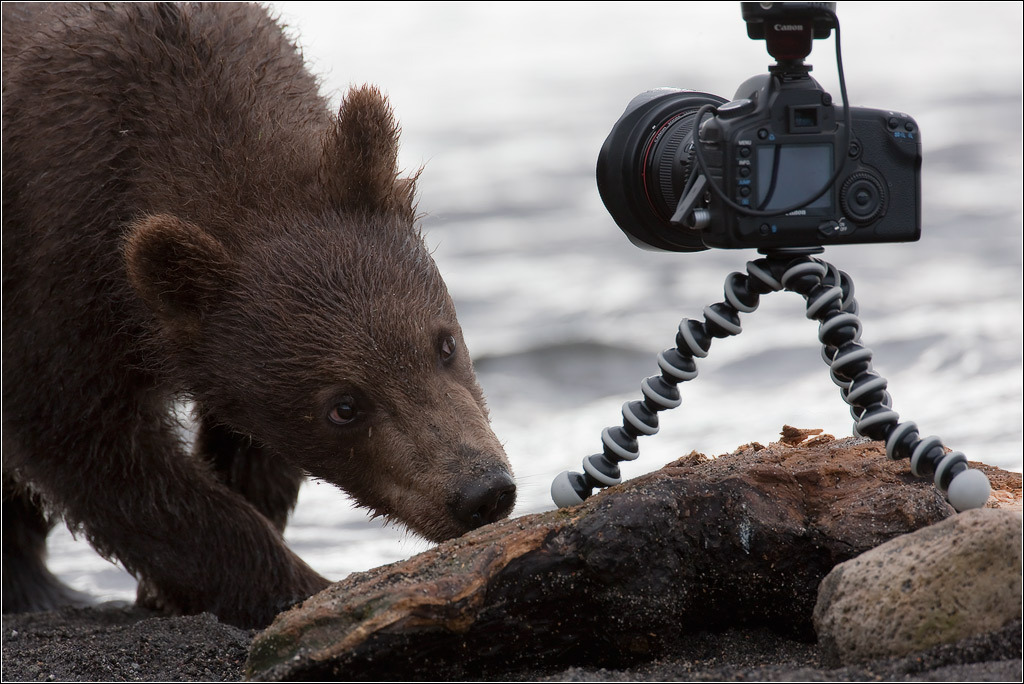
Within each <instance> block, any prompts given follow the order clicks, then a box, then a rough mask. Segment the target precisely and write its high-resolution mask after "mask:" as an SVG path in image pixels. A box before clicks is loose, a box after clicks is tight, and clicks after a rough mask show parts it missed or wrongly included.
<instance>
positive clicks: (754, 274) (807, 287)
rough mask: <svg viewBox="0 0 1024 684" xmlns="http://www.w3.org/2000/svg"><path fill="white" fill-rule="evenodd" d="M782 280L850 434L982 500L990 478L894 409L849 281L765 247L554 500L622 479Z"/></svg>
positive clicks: (965, 503) (690, 324)
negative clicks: (690, 384) (714, 351)
mask: <svg viewBox="0 0 1024 684" xmlns="http://www.w3.org/2000/svg"><path fill="white" fill-rule="evenodd" d="M782 289H786V290H788V291H791V292H796V293H798V294H800V295H801V296H802V297H803V298H804V299H805V300H806V301H807V308H806V315H807V318H810V319H812V320H816V321H818V323H819V326H818V339H819V340H820V341H821V344H822V358H823V359H824V360H825V362H826V363H828V364H829V366H830V374H831V376H832V381H833V382H834V383H835V384H836V385H838V386H839V388H840V394H841V396H842V398H843V400H844V401H845V402H846V403H848V404H849V405H850V412H851V414H852V416H853V418H854V421H855V424H854V433H855V434H857V435H860V436H864V437H869V438H871V439H875V440H879V441H883V442H885V445H886V454H887V456H888V457H889V458H890V459H901V458H909V459H910V470H911V472H912V473H913V474H914V475H915V476H917V477H928V476H931V477H932V479H933V481H934V483H935V486H936V488H938V490H939V491H941V492H942V493H943V494H945V495H946V498H947V499H948V500H949V502H950V504H952V506H953V507H954V508H955V509H956V510H957V511H963V510H966V509H969V508H981V507H982V506H984V505H985V501H986V500H987V499H988V495H989V492H990V486H989V482H988V478H987V477H985V474H984V473H982V472H981V471H978V470H973V469H971V468H968V467H967V457H966V456H964V455H963V454H962V453H961V452H959V451H953V452H949V453H946V450H945V448H944V447H943V445H942V442H941V440H940V439H939V438H938V437H934V436H933V437H925V438H921V436H920V434H919V433H918V430H917V426H916V425H915V424H914V423H911V422H905V423H900V422H899V414H898V413H896V412H895V411H893V410H892V398H891V397H890V396H889V393H888V392H887V391H886V388H887V385H888V383H887V382H886V380H885V378H883V377H881V376H880V375H879V374H878V373H876V372H875V371H874V370H873V369H872V367H871V357H872V353H871V350H870V349H868V348H867V347H865V346H864V345H862V344H861V343H860V334H861V330H862V325H861V322H860V319H859V318H858V317H857V300H856V299H855V298H854V296H853V281H852V280H851V279H850V277H849V276H848V275H847V274H846V273H843V272H842V271H840V270H839V269H837V268H836V267H835V266H833V265H832V264H830V263H828V262H826V261H823V260H821V259H816V258H814V257H812V256H810V255H809V254H801V255H799V256H795V255H794V254H792V253H769V254H768V255H767V257H765V258H761V259H757V260H756V261H751V262H747V273H746V274H743V273H731V274H729V277H728V278H726V281H725V301H724V302H719V303H717V304H712V305H711V306H708V307H706V308H705V309H704V320H703V321H697V320H693V319H684V320H683V322H682V323H680V324H679V332H678V333H677V334H676V346H675V348H673V349H666V350H665V351H663V352H662V353H661V354H659V355H658V366H659V367H660V369H661V375H654V376H651V377H649V378H647V379H645V380H644V381H643V382H642V383H641V385H640V388H641V391H642V392H643V395H644V398H643V400H642V401H630V402H626V403H625V404H623V406H622V419H623V420H622V425H621V426H617V427H609V428H605V429H604V431H603V432H602V433H601V443H602V447H603V449H602V453H600V454H594V455H592V456H588V457H586V458H585V459H583V472H582V473H570V472H563V473H561V474H559V475H558V476H557V477H556V478H555V480H554V482H552V484H551V498H552V499H553V500H554V502H555V504H556V505H558V506H559V507H560V508H562V507H565V506H573V505H576V504H579V503H582V502H583V500H584V499H586V498H587V497H589V496H590V495H591V493H592V492H593V490H594V489H595V488H598V487H608V486H610V485H613V484H618V483H619V482H621V481H622V475H621V472H620V470H619V466H618V464H619V463H620V462H621V461H627V460H633V459H635V458H637V457H638V456H639V455H640V449H639V445H638V444H637V438H638V437H642V436H645V435H653V434H655V433H656V432H657V431H658V412H659V411H664V410H666V409H670V408H674V407H676V406H678V405H679V404H680V403H681V399H680V396H679V388H678V384H679V383H680V382H685V381H687V380H692V379H694V378H695V377H697V366H696V363H695V362H694V358H695V357H696V358H703V357H705V356H707V354H708V350H709V349H710V348H711V341H712V339H714V338H716V337H718V338H722V337H729V336H731V335H738V334H739V333H740V332H741V331H742V328H741V327H740V319H739V314H740V313H751V312H753V311H755V310H756V309H757V306H758V303H759V300H760V296H761V295H763V294H767V293H769V292H777V291H778V290H782Z"/></svg>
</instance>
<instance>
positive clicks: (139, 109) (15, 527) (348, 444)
mask: <svg viewBox="0 0 1024 684" xmlns="http://www.w3.org/2000/svg"><path fill="white" fill-rule="evenodd" d="M3 12H4V15H3V395H4V398H3V583H4V584H3V609H4V612H17V611H26V610H45V609H48V608H53V607H56V606H59V605H63V604H67V603H75V602H78V601H80V600H82V599H83V597H82V596H81V595H79V594H77V593H76V592H73V591H71V590H70V589H68V588H67V587H65V586H64V585H62V584H61V583H60V582H59V581H58V580H56V578H54V577H53V576H52V575H51V574H50V573H49V572H48V571H47V569H46V566H45V564H44V562H43V556H44V552H45V540H46V534H47V532H48V531H49V529H50V527H51V525H52V524H53V521H54V520H55V519H57V518H58V517H63V519H64V520H65V521H66V522H67V523H68V524H69V525H71V526H72V528H74V529H79V530H82V531H84V533H85V534H86V535H87V538H88V539H89V541H90V542H91V543H92V544H93V546H95V548H96V549H97V550H98V551H99V552H100V553H102V554H104V555H105V556H107V557H112V558H115V559H117V560H118V561H120V562H121V563H122V564H123V565H124V566H125V567H126V568H128V570H129V571H130V572H132V573H133V574H134V575H135V576H136V577H137V578H138V579H139V581H140V590H139V595H140V599H144V600H145V601H146V602H147V603H148V604H149V605H153V606H159V607H161V608H163V609H165V610H167V611H170V612H178V613H195V612H200V611H210V612H213V613H214V614H216V615H217V616H218V617H219V618H220V619H222V620H224V621H226V622H229V623H232V624H236V625H240V626H258V625H264V624H266V623H268V622H269V621H270V620H271V619H272V618H273V617H274V615H275V614H276V613H277V612H279V611H280V610H282V609H284V608H286V607H288V606H289V605H291V604H293V603H295V602H296V601H299V600H302V599H304V598H306V597H307V596H309V595H310V594H312V593H314V592H316V591H318V590H320V589H322V588H324V587H325V586H326V585H327V580H325V579H324V578H323V577H321V576H320V575H318V574H317V573H316V572H314V571H313V570H312V569H310V568H309V566H307V565H306V564H305V563H303V562H302V560H300V559H299V558H298V557H297V556H296V555H295V554H293V553H292V552H291V551H290V550H289V549H288V548H287V546H286V545H285V544H284V542H283V540H282V536H281V531H282V529H283V528H284V525H285V522H286V519H287V517H288V514H289V512H290V511H291V508H292V507H293V505H294V503H295V498H296V495H297V492H298V488H299V484H300V482H301V480H302V479H303V477H304V476H306V475H310V476H312V477H316V478H320V479H323V480H327V481H329V482H332V483H334V484H336V485H338V486H339V487H341V488H343V489H345V490H346V491H347V492H349V493H350V494H351V495H352V496H353V497H354V498H355V499H356V500H357V501H358V502H359V503H360V504H362V505H363V506H366V507H367V508H369V509H370V510H371V511H373V512H374V513H376V514H380V515H384V516H388V517H392V518H394V519H397V520H400V521H402V522H404V523H405V524H407V525H408V526H409V527H410V528H411V529H412V530H414V531H416V532H418V533H419V534H421V535H423V536H425V537H427V538H428V539H431V540H443V539H447V538H450V537H454V536H458V535H460V534H463V533H465V532H467V531H469V530H471V529H473V528H475V527H478V526H480V525H482V524H485V523H488V522H493V521H495V520H497V519H500V518H502V517H504V516H506V515H508V513H509V511H510V510H511V508H512V505H513V502H514V499H515V486H514V484H513V481H512V478H511V475H510V469H509V465H508V462H507V459H506V458H505V454H504V451H503V449H502V446H501V444H500V443H499V442H498V440H497V439H496V438H495V436H494V433H493V432H492V431H491V429H490V426H489V423H488V418H487V411H486V409H485V406H484V398H483V395H482V394H481V392H480V389H479V387H478V385H477V382H476V379H475V376H474V373H473V368H472V364H471V362H470V358H469V356H468V354H467V352H466V347H465V344H464V343H463V338H462V332H461V329H460V328H459V324H458V322H457V321H456V318H455V308H454V306H453V304H452V300H451V298H450V297H449V295H448V292H447V289H446V288H445V285H444V283H443V282H442V280H441V277H440V275H439V274H438V271H437V267H436V266H435V264H434V262H433V260H432V259H431V257H430V254H429V252H428V250H427V248H426V247H425V245H424V243H423V240H422V238H421V236H420V234H419V232H418V228H417V227H416V225H415V224H416V212H415V209H414V206H413V195H414V182H413V181H414V179H409V178H399V177H398V175H397V174H398V170H397V168H396V165H397V145H398V128H397V126H396V125H395V122H394V120H393V118H392V115H391V112H390V109H389V107H388V105H387V103H386V102H385V100H384V99H383V98H382V97H381V95H380V94H379V93H378V91H377V90H375V89H373V88H369V87H365V88H362V89H357V90H354V91H352V92H350V93H349V94H348V96H347V97H346V98H345V102H344V104H343V105H342V106H341V110H340V112H338V113H337V114H335V113H334V112H332V111H331V110H330V108H329V105H328V103H327V100H326V99H325V98H324V97H322V96H321V95H320V94H319V92H318V86H317V81H316V79H315V78H314V77H313V76H311V75H310V74H309V73H308V71H307V70H306V68H305V66H304V64H303V61H302V58H301V55H300V54H299V51H298V50H297V48H296V47H295V46H294V45H293V43H292V42H291V41H290V40H289V39H288V38H287V37H286V36H285V35H284V34H283V33H282V30H281V28H280V27H279V26H278V25H277V23H275V21H274V20H273V19H271V18H270V17H268V16H267V13H266V12H265V10H263V9H261V8H259V7H257V6H254V5H242V4H203V3H197V4H189V5H177V4H156V5H152V4H134V3H131V4H130V3H125V4H113V5H103V6H77V5H76V6H69V5H41V6H40V5H30V4H13V5H12V4H5V5H4V7H3ZM182 400H188V401H190V402H192V403H193V405H194V406H195V410H196V416H197V425H198V428H197V431H198V434H197V436H196V438H195V440H194V445H192V446H191V447H189V446H188V443H189V441H190V440H189V439H188V436H187V432H186V431H185V430H183V429H182V427H181V425H180V424H179V420H178V419H176V417H175V416H176V413H175V407H176V406H180V405H181V401H182Z"/></svg>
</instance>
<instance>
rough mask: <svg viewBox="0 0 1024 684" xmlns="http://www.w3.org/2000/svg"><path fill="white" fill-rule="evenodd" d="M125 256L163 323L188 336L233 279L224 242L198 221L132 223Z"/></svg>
mask: <svg viewBox="0 0 1024 684" xmlns="http://www.w3.org/2000/svg"><path fill="white" fill-rule="evenodd" d="M124 255H125V265H126V267H127V270H128V281H129V282H130V283H131V285H132V287H133V288H134V289H135V292H136V293H137V294H138V295H139V296H140V297H141V298H142V299H143V301H145V302H146V304H147V305H148V306H149V308H150V309H151V310H152V311H153V312H154V313H155V314H156V315H157V317H158V318H159V319H160V320H161V322H163V323H164V324H165V325H167V326H169V327H170V328H171V329H172V330H174V331H176V332H180V333H185V334H186V335H188V334H191V333H194V332H196V331H197V330H198V327H199V323H200V321H201V320H202V318H203V316H204V315H205V313H206V312H207V311H208V310H209V308H210V306H211V304H213V303H215V302H216V301H217V300H218V299H219V298H220V297H221V296H222V295H223V293H224V290H225V289H226V288H227V287H228V286H229V285H230V284H231V283H232V282H233V281H234V274H235V270H234V265H233V262H232V260H231V257H230V255H229V254H228V252H227V250H226V249H225V248H224V246H223V245H222V244H221V243H220V242H219V241H217V239H216V238H214V237H212V236H211V235H209V234H208V233H206V232H205V231H203V230H202V229H201V228H199V227H198V226H196V225H195V224H192V223H189V222H187V221H182V220H181V219H178V218H176V217H174V216H169V215H167V214H157V215H155V216H146V217H145V218H142V219H140V220H138V221H136V222H134V223H133V224H131V225H130V226H129V227H128V233H127V235H126V239H125V247H124Z"/></svg>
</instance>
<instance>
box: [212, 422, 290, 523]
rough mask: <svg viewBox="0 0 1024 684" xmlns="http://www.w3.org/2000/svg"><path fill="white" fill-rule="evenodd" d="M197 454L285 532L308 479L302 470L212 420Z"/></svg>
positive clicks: (222, 480)
mask: <svg viewBox="0 0 1024 684" xmlns="http://www.w3.org/2000/svg"><path fill="white" fill-rule="evenodd" d="M196 454H197V455H198V456H199V457H200V458H202V459H203V460H205V461H207V462H208V463H209V464H210V465H211V466H212V467H213V470H214V472H215V473H216V474H217V478H218V479H219V480H220V481H221V482H223V483H224V484H225V485H227V486H228V487H229V488H231V489H232V490H233V491H235V492H238V493H239V494H241V495H242V496H243V497H245V499H246V501H248V502H249V503H251V504H252V505H253V506H255V507H256V510H258V511H259V512H260V513H262V514H263V515H264V516H265V517H266V518H267V520H269V521H270V522H272V523H273V524H274V527H276V528H277V529H278V531H280V532H284V527H285V525H286V524H287V523H288V516H289V515H290V514H291V512H292V509H293V508H295V502H296V500H297V499H298V496H299V487H300V486H301V485H302V482H303V480H304V479H305V476H304V475H303V473H302V471H301V470H299V469H298V468H296V467H295V466H293V465H291V464H290V463H287V462H286V461H284V460H283V459H280V458H275V457H274V456H273V455H272V454H270V453H269V452H268V451H267V450H266V449H264V448H263V447H261V446H260V445H258V444H255V443H253V440H252V438H251V437H248V436H246V435H241V434H239V433H237V432H235V431H234V430H231V429H230V428H228V427H225V426H224V425H221V424H219V423H218V422H217V421H216V420H215V419H214V418H212V417H210V416H205V417H203V419H202V422H201V423H200V426H199V436H198V439H197V440H196Z"/></svg>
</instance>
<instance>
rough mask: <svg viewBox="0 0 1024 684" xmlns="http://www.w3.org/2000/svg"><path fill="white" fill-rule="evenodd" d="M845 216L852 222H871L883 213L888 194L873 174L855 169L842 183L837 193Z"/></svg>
mask: <svg viewBox="0 0 1024 684" xmlns="http://www.w3.org/2000/svg"><path fill="white" fill-rule="evenodd" d="M839 201H840V202H841V203H842V206H843V212H844V213H845V214H846V217H847V218H848V219H850V220H851V221H853V222H854V223H865V224H866V223H871V222H873V221H875V220H876V219H878V218H880V217H881V216H884V215H885V209H886V206H887V204H888V195H887V194H886V191H885V186H884V185H883V184H882V181H881V180H879V178H878V177H877V176H875V174H873V173H871V172H869V171H857V172H855V173H853V174H851V175H850V177H849V178H847V179H846V181H845V182H844V183H843V187H842V190H841V191H840V193H839Z"/></svg>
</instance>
